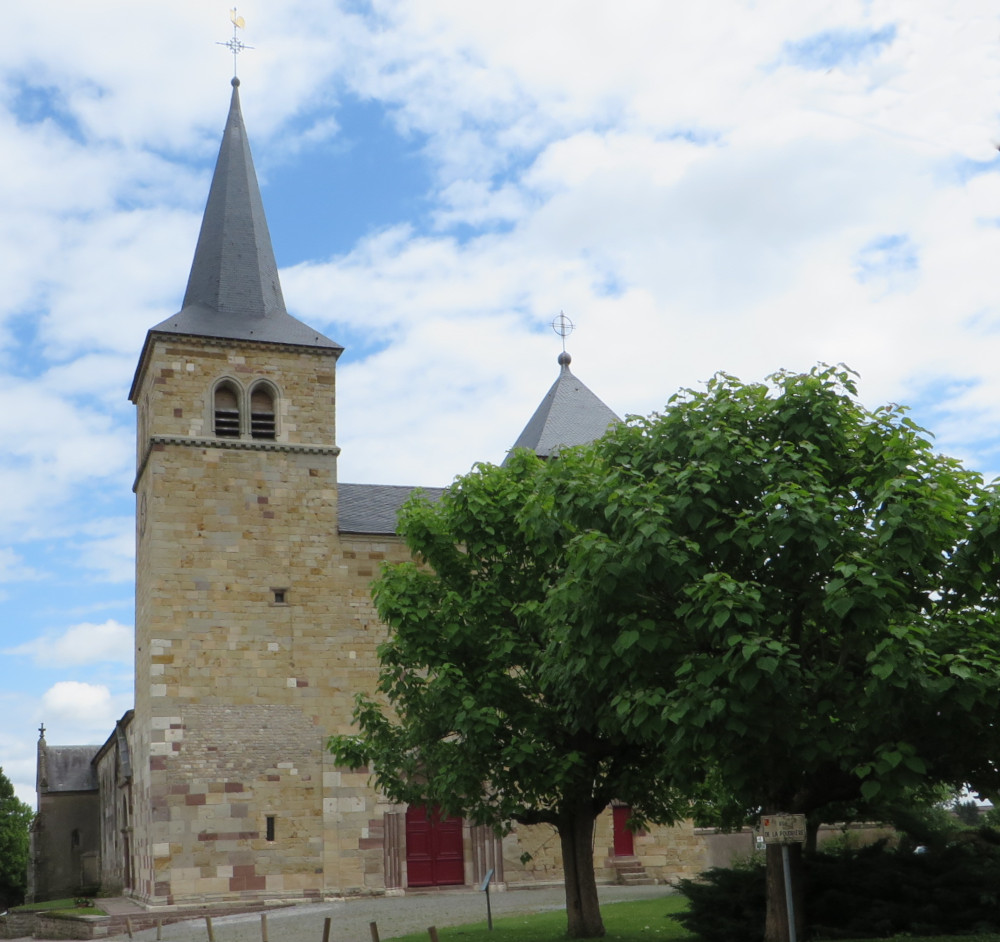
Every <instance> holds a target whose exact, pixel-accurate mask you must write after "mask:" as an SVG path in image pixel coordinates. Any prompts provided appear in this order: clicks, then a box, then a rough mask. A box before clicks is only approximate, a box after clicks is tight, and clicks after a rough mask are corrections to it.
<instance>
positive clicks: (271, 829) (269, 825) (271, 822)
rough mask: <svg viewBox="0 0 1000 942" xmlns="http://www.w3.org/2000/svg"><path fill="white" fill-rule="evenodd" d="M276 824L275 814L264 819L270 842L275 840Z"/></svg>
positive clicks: (266, 834) (266, 833)
mask: <svg viewBox="0 0 1000 942" xmlns="http://www.w3.org/2000/svg"><path fill="white" fill-rule="evenodd" d="M274 822H275V816H274V815H273V814H269V815H268V816H267V817H266V818H265V819H264V827H265V836H266V838H267V840H269V841H273V840H274Z"/></svg>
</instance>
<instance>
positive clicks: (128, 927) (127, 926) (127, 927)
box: [125, 916, 133, 939]
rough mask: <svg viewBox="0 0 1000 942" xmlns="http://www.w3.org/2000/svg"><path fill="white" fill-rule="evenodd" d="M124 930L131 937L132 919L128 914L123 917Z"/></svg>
mask: <svg viewBox="0 0 1000 942" xmlns="http://www.w3.org/2000/svg"><path fill="white" fill-rule="evenodd" d="M125 931H126V932H127V933H128V937H129V938H130V939H131V938H133V936H132V919H131V918H130V917H129V916H126V917H125Z"/></svg>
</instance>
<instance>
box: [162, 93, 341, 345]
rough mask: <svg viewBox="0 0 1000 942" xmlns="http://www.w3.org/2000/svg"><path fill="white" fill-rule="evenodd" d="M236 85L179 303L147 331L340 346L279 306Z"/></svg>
mask: <svg viewBox="0 0 1000 942" xmlns="http://www.w3.org/2000/svg"><path fill="white" fill-rule="evenodd" d="M239 84H240V80H239V79H238V78H234V79H233V80H232V85H233V95H232V101H231V103H230V106H229V117H228V119H227V120H226V130H225V132H224V133H223V135H222V146H221V147H220V148H219V158H218V161H217V162H216V165H215V175H214V176H213V178H212V187H211V189H210V190H209V194H208V203H207V205H206V206H205V215H204V217H203V218H202V222H201V232H200V233H199V235H198V245H197V247H196V248H195V252H194V261H193V262H192V263H191V274H190V275H189V277H188V284H187V291H186V292H185V293H184V303H183V306H182V308H181V310H180V312H179V313H178V314H175V315H174V316H173V317H168V318H167V319H166V320H165V321H163V322H162V323H160V324H157V325H156V327H154V328H153V331H156V332H165V333H177V334H196V335H199V336H209V337H221V338H231V339H234V340H257V341H263V342H265V343H290V344H303V345H306V346H314V347H328V348H336V349H340V346H339V344H336V343H334V342H333V341H332V340H330V339H328V338H327V337H324V336H323V335H322V334H320V333H319V332H318V331H316V330H313V328H311V327H308V326H307V325H306V324H303V323H302V321H300V320H297V319H296V318H294V317H292V316H291V315H290V314H289V313H288V311H287V310H286V309H285V301H284V298H283V297H282V294H281V284H280V283H279V281H278V266H277V263H276V262H275V260H274V250H273V249H272V248H271V236H270V233H269V232H268V229H267V219H266V218H265V216H264V204H263V202H262V201H261V197H260V187H259V186H258V185H257V174H256V172H255V171H254V166H253V158H252V157H251V155H250V143H249V141H248V140H247V134H246V128H245V127H244V125H243V114H242V112H241V111H240V93H239Z"/></svg>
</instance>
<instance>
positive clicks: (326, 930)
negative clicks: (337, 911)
mask: <svg viewBox="0 0 1000 942" xmlns="http://www.w3.org/2000/svg"><path fill="white" fill-rule="evenodd" d="M332 921H333V920H331V919H330V917H329V916H327V917H326V919H324V920H323V942H330V923H331V922H332Z"/></svg>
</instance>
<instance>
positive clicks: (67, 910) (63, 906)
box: [10, 896, 107, 916]
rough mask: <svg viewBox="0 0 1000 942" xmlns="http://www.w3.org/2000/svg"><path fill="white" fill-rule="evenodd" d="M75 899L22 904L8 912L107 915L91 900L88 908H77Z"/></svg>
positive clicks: (73, 897)
mask: <svg viewBox="0 0 1000 942" xmlns="http://www.w3.org/2000/svg"><path fill="white" fill-rule="evenodd" d="M77 899H78V897H75V896H70V897H67V898H66V899H49V900H45V901H44V902H41V903H24V904H23V905H21V906H12V907H11V909H10V911H11V912H12V913H58V914H60V915H69V916H106V915H107V913H106V912H105V911H104V910H103V909H100V908H99V907H97V906H95V905H93V902H94V901H93V900H90V903H91V905H90V906H77V905H76V901H77Z"/></svg>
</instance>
